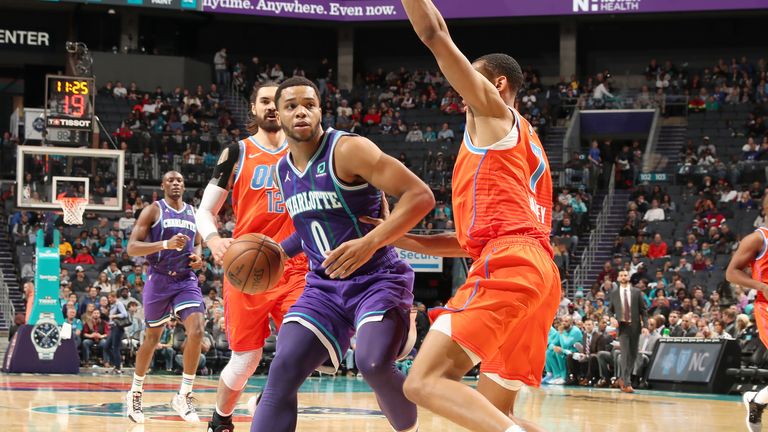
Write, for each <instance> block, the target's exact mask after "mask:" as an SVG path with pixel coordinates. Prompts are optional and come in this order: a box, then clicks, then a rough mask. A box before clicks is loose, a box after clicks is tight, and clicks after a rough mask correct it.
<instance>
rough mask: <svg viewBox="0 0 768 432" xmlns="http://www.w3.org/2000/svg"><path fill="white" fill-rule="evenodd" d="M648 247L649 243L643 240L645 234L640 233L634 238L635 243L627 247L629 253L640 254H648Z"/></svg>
mask: <svg viewBox="0 0 768 432" xmlns="http://www.w3.org/2000/svg"><path fill="white" fill-rule="evenodd" d="M649 249H650V245H649V244H648V243H647V242H646V241H645V234H643V233H640V234H638V235H637V237H636V238H635V244H633V245H632V247H631V248H629V253H631V254H632V255H636V254H639V255H640V256H644V257H645V256H648V250H649Z"/></svg>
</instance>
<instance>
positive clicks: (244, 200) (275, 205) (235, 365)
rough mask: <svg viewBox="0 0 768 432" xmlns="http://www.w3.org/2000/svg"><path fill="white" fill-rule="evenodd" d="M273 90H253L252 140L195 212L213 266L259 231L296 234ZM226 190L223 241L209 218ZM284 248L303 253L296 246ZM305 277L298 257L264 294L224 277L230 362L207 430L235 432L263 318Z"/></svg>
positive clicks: (237, 149)
mask: <svg viewBox="0 0 768 432" xmlns="http://www.w3.org/2000/svg"><path fill="white" fill-rule="evenodd" d="M276 90H277V84H272V83H266V84H262V85H260V86H257V87H255V88H254V89H253V92H252V94H251V113H252V114H253V122H252V123H251V125H249V132H251V133H253V135H252V136H250V137H249V138H247V139H244V140H242V141H240V142H238V143H236V144H232V145H230V146H229V147H228V148H226V149H224V151H223V152H222V154H221V156H220V157H219V162H218V164H217V166H216V168H215V170H214V173H213V179H211V181H210V183H209V184H208V185H207V186H206V188H205V192H204V194H203V199H202V201H201V203H200V209H199V210H198V211H197V224H198V228H199V230H200V234H201V235H202V236H203V239H204V240H205V242H206V244H207V245H208V247H209V248H210V249H211V252H212V253H213V257H214V259H216V261H217V262H218V263H221V261H222V258H223V257H224V254H225V253H226V251H227V249H228V248H229V246H230V245H231V244H232V242H233V241H234V239H236V238H238V237H240V236H242V235H245V234H250V233H261V234H264V235H267V236H269V237H271V238H273V239H274V240H275V241H282V240H285V239H286V238H288V237H289V236H290V235H291V234H292V233H293V231H294V230H293V224H292V223H291V218H290V216H289V215H288V213H287V212H286V211H285V206H284V205H283V197H282V194H281V192H280V190H279V189H278V187H277V185H276V184H275V180H274V178H275V176H274V171H275V163H276V162H277V161H278V160H279V159H280V158H281V157H282V156H283V155H284V154H286V153H287V151H288V144H287V142H286V141H285V134H284V133H283V131H282V129H281V128H280V123H279V121H278V119H277V112H276V109H275V102H274V99H275V91H276ZM230 190H231V191H232V207H233V209H234V211H235V217H236V220H237V222H236V224H235V230H234V232H233V238H223V237H221V236H220V235H219V232H218V229H217V228H216V221H215V217H214V215H216V214H218V213H219V210H220V209H221V207H222V206H223V205H224V202H225V201H226V199H227V195H228V194H229V191H230ZM287 247H288V248H289V249H292V248H293V249H296V250H299V249H300V248H301V246H300V245H299V244H295V245H293V246H292V247H291V246H287ZM306 273H307V261H306V258H305V257H304V255H303V254H301V255H298V256H296V257H294V258H293V259H291V260H289V261H288V262H287V263H286V264H285V272H284V274H283V278H282V280H281V281H280V283H279V284H278V285H277V286H276V287H275V288H273V289H271V290H269V291H267V292H264V293H261V294H256V295H248V294H243V293H241V292H240V291H238V290H236V289H232V287H231V285H230V284H229V282H228V281H227V280H226V279H225V280H224V316H225V319H226V328H227V339H228V340H229V346H230V348H231V349H232V357H231V358H230V360H229V363H228V364H227V366H226V367H225V368H224V369H223V370H222V371H221V375H220V377H219V386H218V391H217V394H216V410H215V412H214V414H213V417H212V418H211V422H210V423H209V424H208V430H209V431H211V432H225V431H232V430H233V429H234V426H233V425H232V413H233V412H234V411H235V407H236V405H237V401H238V399H239V397H240V394H241V393H242V391H243V389H244V388H245V385H246V383H247V381H248V378H249V377H250V376H251V375H253V373H254V372H255V371H256V368H257V367H258V365H259V362H260V360H261V354H262V348H263V347H264V340H265V339H266V338H267V337H268V336H269V334H270V327H269V318H270V317H272V319H273V320H274V322H275V324H276V325H277V326H278V327H279V326H280V324H281V323H282V321H283V316H284V315H285V313H286V312H287V311H288V308H289V307H290V306H291V305H293V303H294V302H296V299H298V298H299V296H300V295H301V293H302V291H303V289H304V276H305V275H306Z"/></svg>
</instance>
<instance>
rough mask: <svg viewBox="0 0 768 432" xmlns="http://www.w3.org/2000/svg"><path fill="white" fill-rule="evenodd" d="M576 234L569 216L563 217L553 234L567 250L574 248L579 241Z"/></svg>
mask: <svg viewBox="0 0 768 432" xmlns="http://www.w3.org/2000/svg"><path fill="white" fill-rule="evenodd" d="M577 234H578V232H577V231H576V227H574V226H573V225H572V224H571V218H570V217H567V216H566V217H563V221H562V222H561V223H560V227H558V229H557V232H556V233H555V235H556V236H557V237H558V238H560V239H561V241H563V242H564V243H565V244H566V245H567V246H568V250H569V251H571V252H572V251H573V250H575V249H576V245H577V244H578V243H579V236H578V235H577Z"/></svg>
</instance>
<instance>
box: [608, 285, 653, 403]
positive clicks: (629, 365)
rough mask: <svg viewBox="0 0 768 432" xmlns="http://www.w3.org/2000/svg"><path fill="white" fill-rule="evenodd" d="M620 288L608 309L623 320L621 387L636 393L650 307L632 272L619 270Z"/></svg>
mask: <svg viewBox="0 0 768 432" xmlns="http://www.w3.org/2000/svg"><path fill="white" fill-rule="evenodd" d="M618 282H619V288H618V289H615V290H613V291H612V292H611V295H610V299H611V304H610V306H609V307H608V312H609V314H610V315H611V316H613V317H614V318H616V320H617V321H618V322H619V345H620V347H621V376H620V377H619V379H618V380H617V382H618V383H619V387H620V388H621V391H623V392H624V393H633V392H634V391H635V390H634V389H633V388H632V370H633V369H634V364H635V358H637V348H638V343H639V341H640V330H641V329H642V328H643V327H646V326H647V324H648V310H647V309H646V306H645V301H644V300H643V293H642V292H641V291H640V290H639V289H637V288H635V287H633V286H632V284H630V283H629V272H627V271H626V270H622V271H620V272H619V278H618Z"/></svg>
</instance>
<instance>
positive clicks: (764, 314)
mask: <svg viewBox="0 0 768 432" xmlns="http://www.w3.org/2000/svg"><path fill="white" fill-rule="evenodd" d="M753 311H754V313H755V324H757V333H758V334H759V335H760V340H761V341H762V342H763V345H765V346H767V347H768V302H765V301H760V300H758V301H756V302H755V308H754V310H753Z"/></svg>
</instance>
